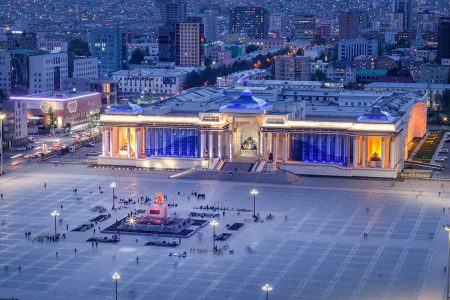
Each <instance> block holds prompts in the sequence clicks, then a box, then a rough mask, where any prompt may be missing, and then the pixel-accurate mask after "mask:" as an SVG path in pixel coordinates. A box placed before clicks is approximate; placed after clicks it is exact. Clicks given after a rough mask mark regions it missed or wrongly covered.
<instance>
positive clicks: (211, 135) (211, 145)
mask: <svg viewBox="0 0 450 300" xmlns="http://www.w3.org/2000/svg"><path fill="white" fill-rule="evenodd" d="M208 148H209V149H208V154H209V159H212V158H214V153H213V150H214V132H213V131H210V132H209V147H208Z"/></svg>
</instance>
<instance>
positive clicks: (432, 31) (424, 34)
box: [417, 9, 438, 41]
mask: <svg viewBox="0 0 450 300" xmlns="http://www.w3.org/2000/svg"><path fill="white" fill-rule="evenodd" d="M437 27H438V15H437V14H436V13H435V12H434V11H430V10H428V9H427V10H423V11H420V12H418V13H417V35H418V38H421V39H423V40H425V41H433V40H434V41H435V40H436V38H437Z"/></svg>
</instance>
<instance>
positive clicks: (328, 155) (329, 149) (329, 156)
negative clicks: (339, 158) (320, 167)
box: [325, 134, 331, 161]
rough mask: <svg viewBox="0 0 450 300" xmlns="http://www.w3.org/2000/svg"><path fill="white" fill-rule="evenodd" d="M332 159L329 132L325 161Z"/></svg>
mask: <svg viewBox="0 0 450 300" xmlns="http://www.w3.org/2000/svg"><path fill="white" fill-rule="evenodd" d="M328 158H330V159H328ZM330 160H331V134H327V153H326V154H325V161H330Z"/></svg>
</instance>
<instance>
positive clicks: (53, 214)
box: [52, 210, 59, 238]
mask: <svg viewBox="0 0 450 300" xmlns="http://www.w3.org/2000/svg"><path fill="white" fill-rule="evenodd" d="M52 216H53V217H55V238H56V217H57V216H59V212H58V211H56V210H54V211H53V212H52Z"/></svg>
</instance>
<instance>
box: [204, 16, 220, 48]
mask: <svg viewBox="0 0 450 300" xmlns="http://www.w3.org/2000/svg"><path fill="white" fill-rule="evenodd" d="M218 17H219V14H218V11H217V10H215V9H207V10H205V11H204V12H203V25H204V28H205V40H206V41H207V42H215V41H217V31H218V27H217V18H218Z"/></svg>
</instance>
